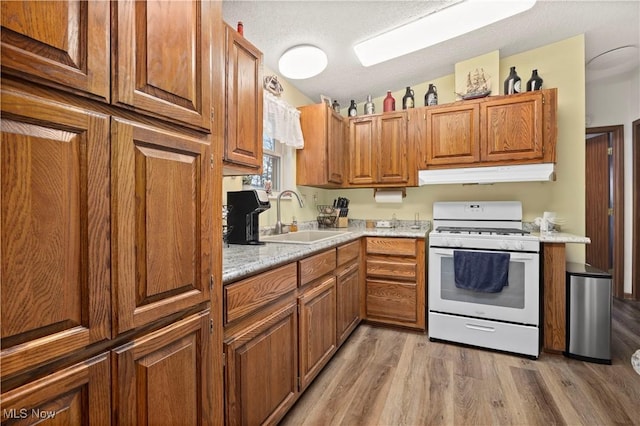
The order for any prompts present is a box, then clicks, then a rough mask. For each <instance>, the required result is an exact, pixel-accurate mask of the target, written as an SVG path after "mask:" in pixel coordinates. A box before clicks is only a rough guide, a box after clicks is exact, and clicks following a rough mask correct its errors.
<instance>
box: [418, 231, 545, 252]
mask: <svg viewBox="0 0 640 426" xmlns="http://www.w3.org/2000/svg"><path fill="white" fill-rule="evenodd" d="M429 246H430V247H446V248H461V249H480V250H481V249H487V250H504V251H528V252H536V253H537V252H539V251H540V241H539V239H538V238H537V237H533V236H522V235H493V236H479V235H455V234H442V233H437V232H432V233H430V234H429Z"/></svg>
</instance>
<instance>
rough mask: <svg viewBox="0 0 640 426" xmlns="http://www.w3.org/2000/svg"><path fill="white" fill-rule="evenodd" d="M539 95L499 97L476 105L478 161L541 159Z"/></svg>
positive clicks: (542, 115) (542, 120)
mask: <svg viewBox="0 0 640 426" xmlns="http://www.w3.org/2000/svg"><path fill="white" fill-rule="evenodd" d="M542 103H543V94H542V92H540V91H536V92H531V93H527V94H525V95H519V96H518V97H517V98H511V97H508V96H507V97H501V98H500V99H497V100H495V101H493V100H491V101H486V102H483V103H481V104H480V115H481V117H482V119H481V120H482V121H481V125H480V128H481V132H480V139H481V141H482V147H481V149H480V152H481V154H480V159H481V160H482V161H506V162H510V161H514V160H541V159H542V158H543V142H544V139H543V123H544V119H543V117H544V113H543V109H542Z"/></svg>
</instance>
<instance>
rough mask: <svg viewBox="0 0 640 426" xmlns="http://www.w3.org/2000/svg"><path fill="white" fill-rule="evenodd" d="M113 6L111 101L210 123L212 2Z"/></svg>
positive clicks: (146, 111)
mask: <svg viewBox="0 0 640 426" xmlns="http://www.w3.org/2000/svg"><path fill="white" fill-rule="evenodd" d="M111 7H112V8H113V17H114V20H115V25H116V29H115V30H114V33H113V34H112V38H111V40H112V45H111V50H112V52H113V53H112V55H113V56H112V62H113V71H114V72H113V76H112V77H113V79H112V80H113V86H112V94H111V96H112V102H113V103H114V104H117V105H121V106H124V107H133V108H134V109H135V110H136V111H139V112H141V113H144V114H147V115H153V116H159V117H161V118H163V119H167V120H169V121H173V122H178V123H183V124H187V125H190V126H195V127H199V128H203V129H210V128H211V94H210V92H211V78H212V77H211V60H210V59H211V43H212V34H213V33H212V21H213V20H212V14H211V4H210V2H200V1H195V0H190V1H180V2H168V1H146V2H139V1H135V2H111ZM168 28H170V29H171V33H170V34H171V36H168V33H167V29H168ZM176 76H180V77H179V78H176Z"/></svg>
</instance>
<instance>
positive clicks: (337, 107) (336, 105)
mask: <svg viewBox="0 0 640 426" xmlns="http://www.w3.org/2000/svg"><path fill="white" fill-rule="evenodd" d="M331 108H333V110H334V111H335V112H337V113H339V112H340V104H339V103H338V101H337V100H335V99H334V100H333V103H332V104H331Z"/></svg>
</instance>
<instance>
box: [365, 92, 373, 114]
mask: <svg viewBox="0 0 640 426" xmlns="http://www.w3.org/2000/svg"><path fill="white" fill-rule="evenodd" d="M375 112H376V107H375V105H374V104H373V101H372V100H371V95H367V102H365V103H364V113H365V115H367V114H374V113H375Z"/></svg>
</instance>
